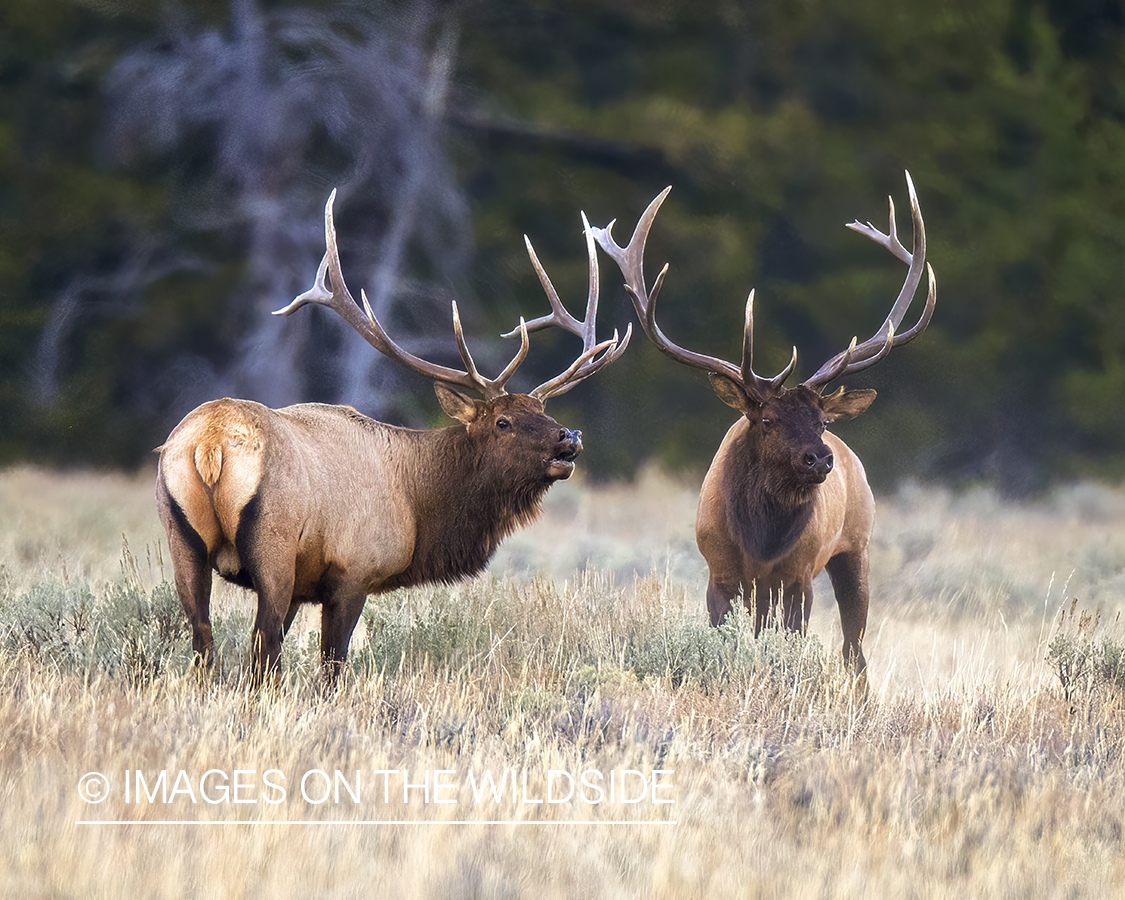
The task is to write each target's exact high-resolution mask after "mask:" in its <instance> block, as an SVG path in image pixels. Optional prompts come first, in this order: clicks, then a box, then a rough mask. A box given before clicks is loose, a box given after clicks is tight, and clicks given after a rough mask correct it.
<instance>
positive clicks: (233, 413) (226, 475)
mask: <svg viewBox="0 0 1125 900" xmlns="http://www.w3.org/2000/svg"><path fill="white" fill-rule="evenodd" d="M262 446H263V437H262V433H261V430H260V428H259V426H258V423H257V421H256V417H255V415H254V413H253V412H252V411H251V410H247V409H245V408H243V407H242V406H241V405H240V404H239V403H238V402H237V401H229V400H220V401H215V402H213V403H209V404H204V405H203V406H201V407H199V409H197V410H195V412H193V413H191V414H189V415H188V417H187V418H185V419H184V421H183V422H181V423H180V425H179V426H178V427H177V428H176V429H175V430H174V431H173V433H172V435H171V436H170V437H169V439H168V441H167V442H166V443H165V444H164V447H163V448H162V452H161V467H162V470H163V473H164V479H165V483H166V484H167V486H168V490H169V493H171V495H172V496H173V497H174V498H175V499H176V502H177V503H179V505H180V507H181V508H182V509H183V511H184V514H185V515H186V516H187V519H188V522H189V523H190V524H191V526H192V527H193V528H194V529H195V530H196V531H197V532H198V533H199V534H200V536H201V537H202V538H203V539H204V542H205V543H206V544H207V546H208V548H209V549H211V550H214V549H215V548H216V547H217V546H218V545H219V544H220V543H221V542H222V540H223V535H226V539H227V540H233V535H234V533H235V530H236V529H237V528H238V517H239V514H240V513H241V511H242V508H243V507H244V506H245V505H246V503H247V502H248V501H249V500H250V498H251V497H253V496H254V493H255V491H257V489H258V483H259V481H260V479H261V473H262V458H261V450H262ZM192 469H194V471H192ZM201 482H202V483H201Z"/></svg>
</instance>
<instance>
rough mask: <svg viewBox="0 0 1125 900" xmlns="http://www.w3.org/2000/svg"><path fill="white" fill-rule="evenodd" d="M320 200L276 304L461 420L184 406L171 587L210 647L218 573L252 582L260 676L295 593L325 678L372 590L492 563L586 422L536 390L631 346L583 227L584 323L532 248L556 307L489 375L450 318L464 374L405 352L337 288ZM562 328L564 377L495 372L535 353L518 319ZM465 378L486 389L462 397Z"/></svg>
mask: <svg viewBox="0 0 1125 900" xmlns="http://www.w3.org/2000/svg"><path fill="white" fill-rule="evenodd" d="M331 205H332V201H331V199H330V200H329V204H328V207H327V208H326V235H327V242H328V252H327V253H326V255H325V260H324V262H322V264H321V268H320V271H319V273H318V276H317V282H316V284H315V285H314V287H313V288H312V289H311V290H310V291H308V292H306V293H305V294H303V295H301V296H300V297H298V298H297V299H296V300H294V301H293V303H291V304H290V305H289V306H288V307H286V309H284V310H281V311H280V312H284V313H290V312H293V311H294V310H296V309H298V308H299V307H300V306H302V305H304V304H305V303H308V302H317V303H323V304H325V305H328V306H330V307H331V308H332V309H334V310H336V311H337V312H339V313H340V314H341V315H342V316H344V318H345V319H347V320H348V322H349V324H351V325H352V326H353V327H354V328H356V329H357V330H358V331H359V332H360V333H361V334H362V335H363V336H364V337H365V338H366V339H367V340H368V341H369V342H370V343H372V345H373V346H375V347H376V348H377V349H379V350H380V351H381V352H383V353H386V354H388V355H390V356H392V357H393V358H395V359H396V360H398V361H400V362H402V363H404V364H405V365H408V366H410V367H411V368H414V369H416V370H417V371H420V372H423V373H424V374H426V375H428V376H430V377H432V378H434V379H435V384H434V387H435V390H436V391H437V394H438V399H439V401H440V403H441V405H442V408H443V409H444V410H445V412H446V413H448V414H449V415H450V416H452V417H453V418H454V419H456V420H457V421H458V423H459V424H457V425H452V426H449V427H447V428H440V429H433V430H414V429H409V428H400V427H396V426H393V425H387V424H384V423H381V422H377V421H375V420H373V419H370V418H368V417H366V416H363V415H361V414H360V413H358V412H357V411H356V410H354V409H352V408H351V407H347V406H332V405H327V404H317V403H306V404H299V405H296V406H289V407H285V408H283V409H270V408H268V407H266V406H263V405H261V404H259V403H254V402H252V401H248V400H233V399H224V400H215V401H212V402H209V403H205V404H203V405H202V406H200V407H198V408H197V409H195V410H193V411H192V412H190V413H189V414H188V415H187V416H186V417H185V418H184V419H183V421H182V422H180V424H179V425H177V426H176V428H175V429H174V430H173V431H172V433H171V435H170V436H169V438H168V440H167V441H166V442H165V443H164V445H163V446H162V447H161V448H160V460H159V467H158V475H157V482H156V495H157V506H158V509H159V512H160V517H161V520H162V522H163V525H164V528H165V531H166V532H167V535H168V542H169V547H170V550H171V556H172V563H173V568H174V573H175V580H176V589H177V592H178V593H179V596H180V600H181V602H182V604H183V607H184V610H185V612H186V613H187V616H188V618H189V620H190V622H191V626H192V647H193V649H194V651H195V653H196V654H197V658H198V659H199V660H200V661H201V662H204V663H207V662H209V661H210V658H211V655H212V644H213V639H212V632H211V620H210V595H211V580H212V575H211V573H212V570H214V571H216V572H218V573H219V575H221V576H222V577H223V578H225V579H227V580H229V581H232V582H234V583H236V584H240V585H242V586H244V587H248V588H251V589H253V590H254V591H255V592H256V594H257V596H258V609H257V615H256V618H255V621H254V629H253V657H254V670H255V674H256V677H258V678H259V679H260V678H261V677H262V675H264V674H265V673H266V672H267V671H268V670H270V669H271V668H272V667H273V666H275V665H276V662H277V659H278V655H279V653H280V650H281V642H282V639H283V637H284V634H285V631H286V630H287V629H288V627H289V625H290V624H291V623H292V621H293V618H294V616H295V614H296V612H297V610H298V608H299V607H300V605H301V604H303V603H319V604H320V605H321V636H320V641H321V657H322V662H323V664H324V668H325V673H326V675H327V676H328V677H329V678H330V679H331V678H334V677H335V675H336V674H337V673H338V671H339V668H340V666H341V664H342V663H343V661H344V659H345V658H346V656H347V652H348V645H349V643H350V640H351V635H352V632H353V631H354V629H355V626H356V623H357V622H358V620H359V616H360V614H361V613H362V610H363V606H364V602H365V600H366V597H367V595H368V594H373V593H379V592H382V591H388V590H392V589H394V588H399V587H410V586H413V585H418V584H424V583H429V582H453V581H456V580H458V579H461V578H465V577H467V576H470V575H473V574H475V573H477V572H479V571H481V569H483V568H484V566H485V565H486V564H487V562H488V560H489V559H490V558H491V556H492V555H493V553H494V552H495V550H496V547H497V546H498V544H499V543H500V541H501V540H502V539H503V538H504V537H505V536H506V535H507V534H509V533H510V532H511V531H513V530H514V529H516V528H518V527H520V526H522V525H525V524H527V523H529V522H530V521H532V520H533V519H534V518H535V517H536V516H537V515H538V513H539V504H540V500H541V499H542V497H543V495H544V493H545V492H546V491H547V489H548V488H549V487H550V486H551V485H552V484H553V483H554V482H555V481H558V480H561V479H565V478H568V477H569V476H570V474H571V472H572V471H573V470H574V459H575V457H576V456H577V455H578V454H579V452H580V450H581V449H582V442H581V433H580V432H577V431H571V430H570V429H567V428H564V427H563V426H561V425H559V423H558V422H556V421H555V420H554V419H552V418H551V417H550V416H548V415H547V414H546V412H545V411H544V408H543V402H544V400H546V399H547V398H548V397H550V396H552V395H554V394H558V393H562V392H564V391H566V390H569V389H570V388H571V387H573V386H574V385H575V384H576V383H577V382H578V381H580V380H582V379H583V378H586V377H588V376H589V375H591V374H593V373H594V372H595V371H597V370H598V369H600V368H601V367H602V366H603V365H605V364H607V363H609V362H611V361H613V360H614V359H616V358H617V357H618V356H619V355H620V354H621V352H623V351H624V349H625V346H626V345H627V343H628V339H629V333H628V332H626V335H625V338H624V339H623V340H620V341H619V340H618V339H617V335H614V337H613V339H611V340H609V341H605V342H602V343H595V339H594V328H593V325H594V318H595V315H596V309H597V272H596V262H595V258H594V247H593V242H592V238H591V237H590V235H589V232H588V231H587V240H588V244H589V252H590V260H591V263H590V265H591V276H590V297H589V300H588V304H587V316H586V320H585V322H578V321H577V320H576V319H574V318H573V317H571V316H570V315H569V314H568V313H567V312H566V310H565V309H563V308H562V306H561V303H560V302H559V300H558V297H557V295H556V294H555V292H554V289H553V287H551V285H550V281H549V279H548V278H547V276H546V273H545V272H544V271H543V270H542V267H541V266H540V265H539V262H538V260H537V259H536V258H535V255H534V252H533V251H531V249H530V244H528V249H529V252H531V258H532V262H533V263H534V265H535V268H536V271H537V272H538V273H539V277H540V279H541V281H542V283H543V285H544V288H545V289H546V290H547V294H548V298H549V299H550V302H551V305H552V308H553V312H552V314H551V315H549V316H545V317H542V318H540V319H537V320H534V321H533V322H530V323H527V324H525V323H523V322H522V321H521V323H520V327H519V328H518V329H517V330H516V332H513V333H518V334H519V335H520V338H521V348H520V351H519V352H518V353H517V356H516V358H515V359H513V360H512V362H511V364H509V366H508V367H507V368H506V369H505V370H504V372H503V373H501V375H500V376H498V377H497V378H496V379H487V378H484V377H482V376H481V375H480V374H479V373H478V372H477V370H476V368H475V366H474V364H473V361H472V358H471V357H470V356H469V353H468V350H467V348H466V346H465V344H464V340H463V338H462V336H461V328H460V321H459V318H458V314H457V309H456V305H454V310H453V316H454V331H455V334H456V336H457V342H458V345H459V347H460V349H461V354H462V359H463V360H464V361H465V363H466V371H461V370H456V369H447V368H445V367H443V366H438V365H436V364H433V363H427V362H425V361H423V360H419V359H418V358H417V357H414V356H412V355H411V354H409V353H407V352H406V351H404V350H402V349H401V348H399V347H398V346H397V345H396V344H394V343H393V342H392V341H391V340H390V338H388V337H387V336H386V334H385V333H384V332H383V331H382V328H381V327H380V326H379V324H378V322H377V321H376V320H375V318H374V316H373V315H372V314H371V310H370V306H369V305H368V304H367V302H366V297H364V298H363V299H364V307H365V309H364V310H360V307H359V306H358V305H356V303H355V301H354V300H353V299H352V297H351V295H350V293H348V291H347V288H346V287H345V285H344V282H343V277H342V275H341V273H340V267H339V257H338V254H337V251H336V247H335V231H334V227H333V224H332V214H331ZM546 325H559V326H561V327H563V328H566V329H567V330H570V331H574V332H575V333H576V334H579V335H580V336H581V337H582V338H583V344H584V349H583V352H582V354H581V355H580V356H579V357H578V359H577V360H575V362H574V364H572V365H571V366H570V367H569V368H568V369H567V370H566V371H565V372H563V373H562V374H561V375H559V376H557V377H556V378H553V379H551V380H550V381H548V382H546V383H544V384H543V385H540V386H539V387H538V388H536V389H535V390H533V391H531V392H530V393H529V394H509V393H507V392H506V391H505V389H504V385H505V383H506V381H507V380H508V379H509V378H510V377H511V375H512V373H513V372H514V371H515V369H516V367H517V366H518V365H519V364H520V362H522V360H523V358H524V357H525V356H526V354H527V350H528V331H530V330H534V329H536V328H541V327H545V326H546ZM467 391H472V392H475V393H478V394H480V395H481V396H480V397H479V398H477V397H473V396H470V395H469V393H467Z"/></svg>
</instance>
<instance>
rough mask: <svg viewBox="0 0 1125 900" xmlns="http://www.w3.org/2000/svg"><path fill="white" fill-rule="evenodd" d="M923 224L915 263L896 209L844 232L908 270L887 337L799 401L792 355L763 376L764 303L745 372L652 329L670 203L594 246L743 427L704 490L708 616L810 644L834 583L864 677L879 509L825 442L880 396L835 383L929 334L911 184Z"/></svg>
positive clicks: (848, 353)
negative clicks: (650, 255) (822, 601)
mask: <svg viewBox="0 0 1125 900" xmlns="http://www.w3.org/2000/svg"><path fill="white" fill-rule="evenodd" d="M906 181H907V186H908V189H909V192H910V209H911V215H912V218H913V222H914V241H913V252H911V251H908V250H907V249H906V248H905V247H903V246H902V244H901V243H899V240H898V237H897V235H896V233H895V212H894V201H893V200H892V201H891V207H890V233H889V234H883V233H882V232H881V231H879V230H878V229H876V228H875V227H874V226H872V225H871V224H870V223H869V224H867V225H861V224H860V223H859V222H853V223H852V224H850V225H849V226H848V227H849V228H851V229H853V230H855V231H858V232H859V233H860V234H863V235H866V236H867V237H869V238H871V239H872V240H874V241H876V242H877V243H879V244H881V245H882V246H884V247H886V248H887V249H888V250H890V251H891V253H893V254H894V255H895V256H897V257H898V258H899V259H900V260H902V261H903V262H905V263H906V264H907V265H908V266H909V267H910V268H909V271H908V273H907V276H906V281H905V282H904V283H903V286H902V290H901V291H899V295H898V298H897V299H896V300H895V302H894V305H893V306H892V308H891V312H890V314H889V315H888V316H887V319H886V321H885V322H883V325H882V327H880V328H879V330H878V331H877V332H875V334H874V335H873V336H872V337H871V338H870V339H868V340H866V341H864V342H863V343H862V344H860V343H857V342H856V339H854V338H853V339H852V342H851V344H850V346H849V347H848V348H847V349H846V350H844V351H843V352H842V353H838V354H836V355H835V356H833V357H832V358H831V359H829V360H828V361H827V362H826V363H825V364H824V365H822V366H821V367H820V368H819V369H817V370H816V372H815V373H814V374H813V375H812V376H811V377H810V378H808V379H806V380H805V381H804V382H802V383H801V384H800V385H798V386H797V387H795V388H786V387H785V386H784V385H785V381H786V379H787V378H788V377H789V376H790V374H792V372H793V369H794V368H795V366H796V363H797V350H796V348H794V350H793V356H792V359H791V360H790V362H789V364H788V365H787V366H786V367H785V368H784V369H783V370H782V371H781V372H779V373H778V374H777V375H775V376H773V377H772V378H765V377H762V376H760V375H758V374H756V373H755V372H754V367H753V358H754V349H753V337H754V292H753V291H751V292H750V297H749V299H748V300H747V302H746V319H745V327H744V330H743V343H742V364H741V365H739V366H736V365H734V364H733V363H729V362H727V361H725V360H722V359H717V358H715V357H712V356H704V355H703V354H701V353H695V352H693V351H691V350H685V349H683V348H682V347H679V346H677V345H676V344H674V343H672V342H671V341H670V340H668V338H667V337H665V336H664V334H663V332H662V331H661V330H660V328H659V326H658V325H657V324H656V297H657V294H658V292H659V291H660V286H661V284H662V283H663V281H664V276H665V274H666V273H667V271H668V266H667V265H665V266H664V269H663V270H662V271H661V272H660V274H659V275H658V276H657V278H656V281H655V282H654V284H653V286H652V288H651V290H650V289H648V288H646V287H645V280H644V272H643V256H644V246H645V240H646V238H647V237H648V232H649V229H650V228H651V227H652V222H653V219H654V218H655V217H656V213H657V210H659V208H660V204H661V203H663V202H664V198H665V197H666V196H667V195H668V191H669V190H670V188H667V189H665V190H664V191H663V193H661V194H660V195H659V196H658V197H657V198H656V199H655V200H653V201H652V203H651V204H650V205H649V207H648V209H647V210H645V212H644V215H642V216H641V219H640V221H639V222H638V223H637V227H636V230H635V231H634V232H633V237H632V238H631V239H630V241H629V245H628V246H627V247H621V246H620V245H619V244H617V242H616V241H615V240H614V239H613V237H612V235H611V234H610V229H611V228H612V227H613V222H610V224H609V225H608V226H607V227H606V228H604V229H602V228H595V229H594V236H595V238H596V240H597V241H598V243H599V244H600V245H601V247H602V249H604V250H605V251H606V253H608V254H609V255H610V256H611V257H612V258H613V259H614V261H615V262H616V263H617V265H618V267H619V268H620V269H621V273H622V275H624V277H625V287H626V290H627V291H628V293H629V296H630V297H631V298H632V301H633V306H634V307H635V308H636V311H637V315H638V317H639V318H640V321H641V325H642V327H643V329H644V332H645V334H646V335H647V336H648V337H649V339H650V340H651V341H652V342H653V343H654V344H655V345H656V346H657V347H658V348H659V349H660V350H661V351H662V352H663V353H665V354H666V355H668V356H670V357H671V358H672V359H674V360H676V361H677V362H681V363H684V364H685V365H689V366H694V367H696V368H700V369H703V370H705V371H707V372H709V373H710V379H711V386H712V387H713V388H714V390H715V393H717V394H718V395H719V397H720V398H721V399H722V400H723V402H725V403H726V404H727V405H729V406H732V407H734V408H735V409H737V410H738V411H739V412H740V413H741V414H742V417H741V418H740V419H739V420H738V421H737V422H736V423H735V424H734V425H732V426H731V428H730V430H729V431H728V432H727V434H726V437H725V438H724V439H723V442H722V444H721V445H720V447H719V450H718V452H717V453H716V454H715V458H714V460H713V461H712V463H711V468H710V469H709V470H708V472H707V476H706V477H705V478H704V481H703V488H702V491H701V493H700V497H699V511H698V514H697V517H696V542H697V543H698V545H699V550H700V552H701V553H702V554H703V557H704V558H705V559H706V561H707V566H708V569H709V572H710V576H709V580H708V585H707V609H708V611H709V612H710V614H711V623H712V624H713V625H718V624H719V623H721V622H722V621H723V620H724V619H725V618H726V616H727V615H728V614H729V612H730V609H731V599H732V598H733V597H735V596H736V595H737V594H739V593H741V594H742V597H743V601H744V602H745V603H746V606H747V609H748V610H750V611H751V612H752V613H753V615H754V629H755V633H757V631H758V630H760V629H761V628H762V626H763V625H764V624H765V623H766V621H767V619H768V617H769V615H770V613H771V610H772V609H773V608H774V606H775V604H780V608H781V615H782V617H783V621H784V623H785V625H786V626H787V627H788V628H791V629H794V630H804V629H805V628H806V627H807V625H808V620H809V612H810V610H811V607H812V580H813V578H814V577H815V576H816V575H818V574H819V573H820V572H821V571H822V570H823V569H827V570H828V576H829V578H830V579H831V580H832V588H833V590H834V591H835V593H836V603H837V605H838V606H839V608H840V624H841V626H842V627H843V633H844V656H845V658H846V659H847V660H848V661H849V662H851V663H852V664H853V665H854V666H855V668H856V671H857V672H863V671H864V669H865V667H866V665H867V663H866V661H865V659H864V656H863V649H862V640H863V633H864V630H865V629H866V627H867V600H868V591H867V544H868V540H869V539H870V536H871V528H872V525H873V523H874V518H875V501H874V499H873V498H872V496H871V488H870V487H868V484H867V477H866V475H865V474H864V471H863V465H862V464H861V463H860V461H859V458H858V457H857V456H856V455H855V454H854V453H853V452H852V451H851V450H850V449H849V448H848V447H847V445H846V444H845V443H844V442H843V441H841V440H840V439H839V438H838V437H836V436H835V435H833V434H829V433H828V432H826V431H825V429H826V427H827V426H828V425H829V423H831V422H839V421H843V420H845V419H851V418H853V417H855V416H858V415H859V414H860V413H862V412H863V411H864V410H865V409H867V407H868V406H870V405H871V402H872V401H873V400H874V399H875V391H872V390H859V391H845V390H844V389H843V388H840V389H839V390H836V391H834V392H832V393H830V394H825V393H824V387H825V386H826V385H827V384H828V383H829V382H831V381H834V380H835V379H837V378H840V377H842V376H844V375H849V374H851V373H853V372H858V371H860V370H862V369H866V368H867V367H868V366H872V365H874V364H875V363H877V362H878V361H879V360H881V359H882V358H883V357H884V356H886V355H887V354H888V353H889V352H890V351H891V350H892V349H893V348H894V347H898V346H899V345H901V344H905V343H906V342H907V341H909V340H911V339H912V338H914V337H917V335H918V334H920V333H921V332H922V330H923V329H925V327H926V326H927V325H928V324H929V322H930V317H931V316H932V315H933V310H934V303H935V301H936V298H937V293H936V292H937V283H936V282H935V280H934V274H933V270H932V269H931V268H930V267H929V265H928V264H926V263H925V256H926V231H925V224H924V223H923V221H922V213H921V210H920V209H919V207H918V198H917V196H916V195H915V192H914V185H913V183H912V182H911V180H910V174H909V173H907V176H906ZM923 267H925V269H926V271H927V278H928V283H929V292H928V296H927V298H926V306H925V309H924V311H923V312H922V315H921V317H920V319H919V320H918V322H917V324H915V325H914V327H913V328H910V329H908V330H906V331H903V332H901V333H900V332H899V326H900V325H901V323H902V319H903V316H904V315H905V313H906V310H907V307H909V306H910V303H911V300H912V299H913V297H914V294H915V291H916V290H917V288H918V284H919V282H920V281H921V278H922V270H923Z"/></svg>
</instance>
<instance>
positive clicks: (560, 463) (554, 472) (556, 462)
mask: <svg viewBox="0 0 1125 900" xmlns="http://www.w3.org/2000/svg"><path fill="white" fill-rule="evenodd" d="M581 452H582V443H581V441H578V442H575V443H572V444H567V445H566V446H564V447H563V448H562V449H561V450H560V451H559V452H558V453H557V454H556V455H555V457H554V459H551V460H549V461H548V462H547V475H548V476H549V477H550V478H555V479H558V480H560V481H561V480H565V479H567V478H569V477H570V475H571V473H572V472H573V471H574V460H575V459H576V458H577V457H578V454H579V453H581Z"/></svg>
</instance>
